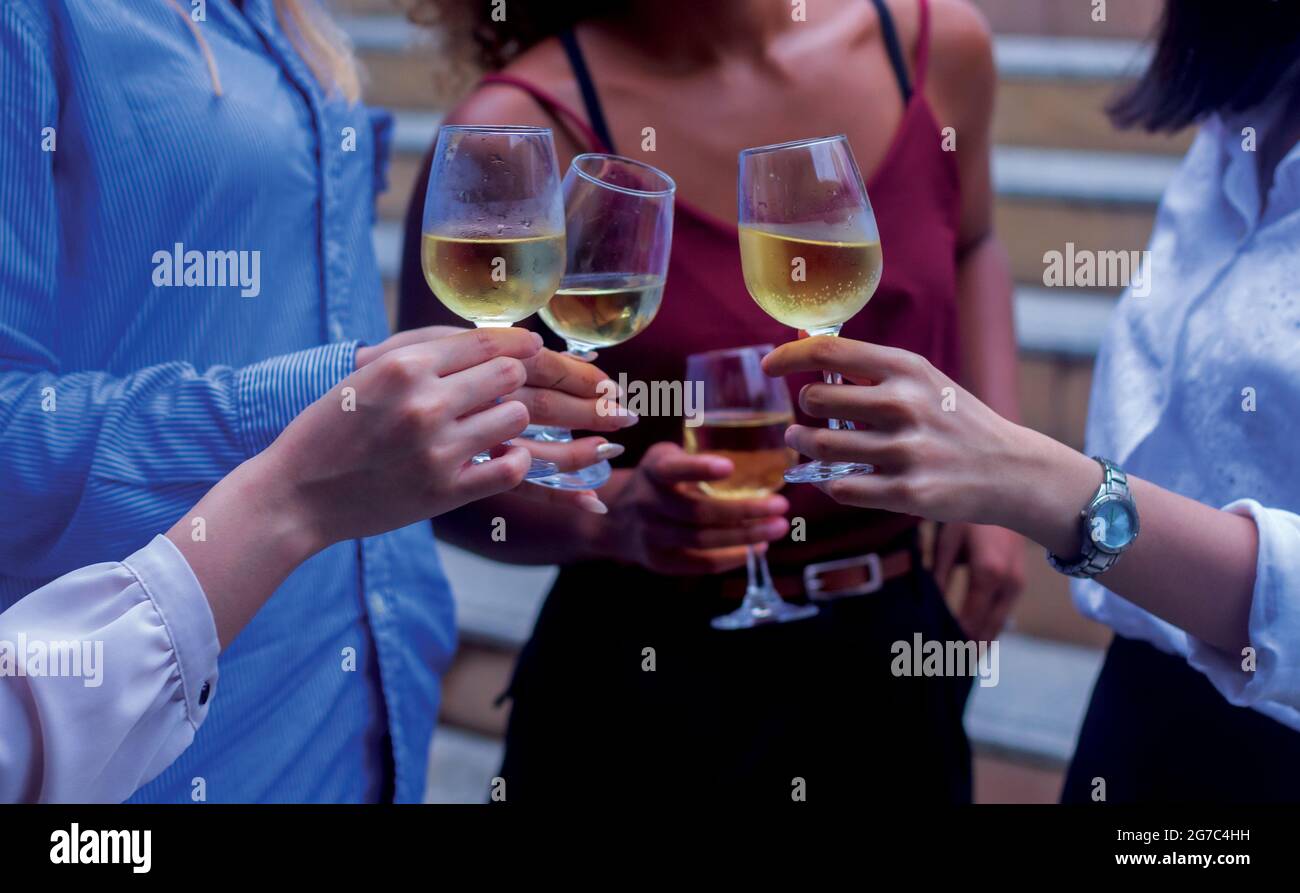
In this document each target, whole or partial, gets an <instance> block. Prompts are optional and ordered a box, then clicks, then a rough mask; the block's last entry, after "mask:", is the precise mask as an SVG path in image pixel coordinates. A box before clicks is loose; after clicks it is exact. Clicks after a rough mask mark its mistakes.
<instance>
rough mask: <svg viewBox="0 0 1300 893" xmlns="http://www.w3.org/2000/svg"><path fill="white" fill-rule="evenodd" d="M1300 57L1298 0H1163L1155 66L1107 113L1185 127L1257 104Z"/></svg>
mask: <svg viewBox="0 0 1300 893" xmlns="http://www.w3.org/2000/svg"><path fill="white" fill-rule="evenodd" d="M1298 58H1300V2H1296V0H1233V2H1232V3H1225V2H1212V0H1165V9H1164V15H1163V16H1162V18H1161V20H1160V24H1159V26H1158V27H1157V32H1156V46H1155V54H1154V56H1153V57H1152V59H1151V64H1150V66H1149V67H1148V68H1147V70H1146V72H1145V73H1144V74H1143V75H1142V76H1141V77H1140V78H1139V79H1138V81H1137V83H1136V84H1134V85H1133V86H1132V87H1131V88H1129V89H1128V90H1126V91H1125V92H1124V93H1122V94H1121V95H1120V96H1119V97H1117V98H1116V99H1115V101H1114V102H1113V103H1111V106H1110V108H1109V110H1108V111H1109V112H1110V117H1111V120H1112V121H1113V122H1114V123H1115V124H1116V125H1117V126H1119V127H1142V128H1145V129H1146V130H1151V131H1175V130H1181V129H1182V128H1184V127H1186V126H1188V125H1189V124H1194V123H1196V122H1197V121H1199V120H1201V119H1202V118H1204V117H1205V116H1206V115H1208V114H1210V113H1212V112H1241V111H1245V110H1246V109H1249V108H1251V107H1253V106H1255V105H1257V104H1258V103H1260V102H1261V101H1263V100H1264V99H1266V98H1267V97H1268V96H1269V95H1270V94H1271V93H1272V92H1273V91H1274V90H1275V89H1276V88H1277V87H1278V86H1279V84H1280V82H1281V80H1282V78H1283V77H1284V76H1285V75H1286V74H1287V73H1288V71H1289V70H1290V69H1291V68H1292V66H1293V65H1294V64H1295V63H1296V61H1297V59H1298Z"/></svg>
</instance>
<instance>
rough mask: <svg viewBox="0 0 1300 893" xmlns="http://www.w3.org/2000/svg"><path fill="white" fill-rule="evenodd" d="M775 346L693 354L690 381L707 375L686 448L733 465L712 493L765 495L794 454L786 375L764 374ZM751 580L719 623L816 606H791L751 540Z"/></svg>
mask: <svg viewBox="0 0 1300 893" xmlns="http://www.w3.org/2000/svg"><path fill="white" fill-rule="evenodd" d="M771 350H772V345H770V344H763V345H756V346H753V347H735V348H729V349H726V350H711V351H708V352H707V353H697V354H691V355H690V356H689V357H687V358H686V380H687V382H688V383H689V382H696V381H698V382H702V383H703V391H704V407H703V416H704V417H703V419H702V420H701V422H700V424H699V425H696V426H691V425H686V426H685V436H684V439H685V441H686V452H688V453H709V454H710V455H714V456H723V457H725V458H727V459H730V460H731V462H732V465H734V466H735V470H734V471H733V472H732V473H731V475H730V476H728V477H726V478H725V479H723V480H720V481H704V482H701V483H700V489H701V490H703V491H704V492H705V493H706V494H707V495H708V496H710V497H712V498H714V499H759V498H762V497H764V496H770V495H772V494H773V493H775V492H776V491H777V490H780V489H781V487H782V486H783V485H784V484H785V476H784V475H785V470H786V469H787V468H789V467H790V465H791V463H793V462H794V460H795V453H794V450H792V449H790V448H789V447H788V446H786V445H785V429H786V428H788V427H790V425H791V424H793V422H794V411H793V409H792V408H791V406H790V391H789V389H788V388H787V387H786V384H785V382H784V381H782V380H780V379H772V378H768V377H767V376H766V375H764V374H763V369H762V362H763V357H764V356H766V355H767V354H768V353H770V352H771ZM747 566H748V570H749V583H748V585H747V586H746V587H745V600H744V601H743V602H741V604H740V607H739V608H737V609H736V610H734V611H732V612H731V613H730V614H723V615H722V616H721V617H715V618H713V620H712V625H713V628H714V629H746V628H748V627H751V626H759V625H760V624H764V623H787V622H789V621H791V620H803V619H804V618H805V617H812V616H813V615H814V614H816V613H817V606H816V605H793V604H790V603H789V602H787V601H785V600H784V599H782V598H781V595H780V593H778V592H777V591H776V587H774V586H773V585H772V573H771V571H770V570H769V569H768V566H767V557H766V556H765V555H763V554H760V553H758V552H757V551H755V549H754V547H753V546H750V547H749V556H748V561H747Z"/></svg>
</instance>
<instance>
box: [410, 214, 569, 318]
mask: <svg viewBox="0 0 1300 893" xmlns="http://www.w3.org/2000/svg"><path fill="white" fill-rule="evenodd" d="M420 262H421V265H422V266H423V267H424V278H425V281H426V282H428V283H429V288H431V289H432V290H433V293H434V294H435V295H437V296H438V300H440V301H442V303H443V304H445V305H446V306H447V309H448V310H450V311H451V312H452V313H454V314H456V315H457V316H459V317H461V318H462V319H468V320H469V321H470V322H473V323H475V324H477V325H481V326H508V325H513V324H514V323H517V322H519V320H521V319H523V318H524V317H527V316H531V315H532V314H534V313H536V312H537V310H538V309H539V308H541V307H542V306H544V305H545V304H546V302H547V301H549V300H550V299H551V295H553V294H555V289H556V288H558V287H559V285H560V277H561V276H563V275H564V263H565V260H564V234H563V233H561V234H559V235H544V236H530V237H528V238H493V237H490V236H442V235H436V236H435V235H431V234H429V233H425V234H424V238H423V239H422V240H421V244H420Z"/></svg>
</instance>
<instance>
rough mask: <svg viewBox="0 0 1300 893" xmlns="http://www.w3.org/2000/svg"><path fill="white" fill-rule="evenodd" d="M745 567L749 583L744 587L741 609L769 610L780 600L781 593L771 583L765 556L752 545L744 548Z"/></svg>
mask: <svg viewBox="0 0 1300 893" xmlns="http://www.w3.org/2000/svg"><path fill="white" fill-rule="evenodd" d="M745 567H746V570H748V572H749V584H748V585H747V586H746V587H745V603H744V605H743V606H742V609H745V610H749V611H751V612H752V611H770V610H772V609H773V607H774V606H775V605H777V604H778V603H779V602H780V601H781V595H780V593H778V592H777V591H776V587H775V586H773V585H772V572H771V570H769V569H768V566H767V556H766V555H763V554H760V553H759V552H758V551H757V550H756V549H755V548H754V547H753V546H749V547H747V548H746V550H745Z"/></svg>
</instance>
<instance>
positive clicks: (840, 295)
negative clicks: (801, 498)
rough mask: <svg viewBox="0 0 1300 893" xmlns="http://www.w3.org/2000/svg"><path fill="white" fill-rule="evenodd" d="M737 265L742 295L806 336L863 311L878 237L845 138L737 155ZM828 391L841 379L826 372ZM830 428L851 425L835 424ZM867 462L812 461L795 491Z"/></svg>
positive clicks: (871, 289) (796, 471) (875, 270)
mask: <svg viewBox="0 0 1300 893" xmlns="http://www.w3.org/2000/svg"><path fill="white" fill-rule="evenodd" d="M738 213H739V217H738V219H739V221H740V257H741V264H742V267H743V269H744V274H745V286H746V288H748V289H749V293H750V295H752V296H753V298H754V300H755V301H756V302H757V303H758V305H759V306H760V307H762V308H763V310H764V311H765V312H766V313H767V314H768V315H769V316H771V317H773V318H774V319H776V320H777V321H779V322H783V323H785V324H786V325H788V326H791V327H792V328H795V329H803V330H805V331H807V332H808V334H809V335H832V336H834V335H838V334H839V332H840V327H841V326H843V324H844V323H845V322H847V321H848V320H849V319H851V318H852V317H853V316H854V315H856V314H857V312H858V311H859V310H861V309H862V308H863V307H865V306H866V304H867V301H869V300H871V296H872V295H873V294H875V291H876V287H877V286H878V285H879V284H880V277H881V274H882V272H883V271H884V261H883V255H882V254H881V250H880V234H879V231H878V230H877V228H876V218H875V214H874V213H873V212H872V210H871V202H870V200H869V199H868V198H867V190H866V187H865V186H864V185H863V184H862V175H861V174H860V173H859V172H858V165H857V162H856V161H855V160H854V158H853V151H852V150H851V149H850V148H849V142H848V139H847V138H846V137H844V136H843V135H840V136H833V137H824V138H820V139H810V140H798V141H796V142H792V143H781V144H779V145H775V146H762V147H760V148H755V149H746V150H745V151H743V152H741V153H740V183H739V209H738ZM825 378H826V382H827V383H828V384H838V383H839V381H840V379H839V377H838V375H837V374H833V373H831V372H826V373H825ZM829 425H830V427H831V428H832V429H852V427H853V426H852V424H851V423H845V422H840V421H838V420H836V419H830V420H829ZM870 471H871V466H870V465H867V464H865V463H860V462H823V461H820V460H819V461H815V462H807V463H804V464H803V465H799V466H797V467H795V468H792V469H790V470H789V471H787V472H786V474H785V479H786V480H787V481H789V482H790V483H814V482H818V481H828V480H834V479H835V478H841V477H847V476H849V475H855V474H866V473H868V472H870Z"/></svg>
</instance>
